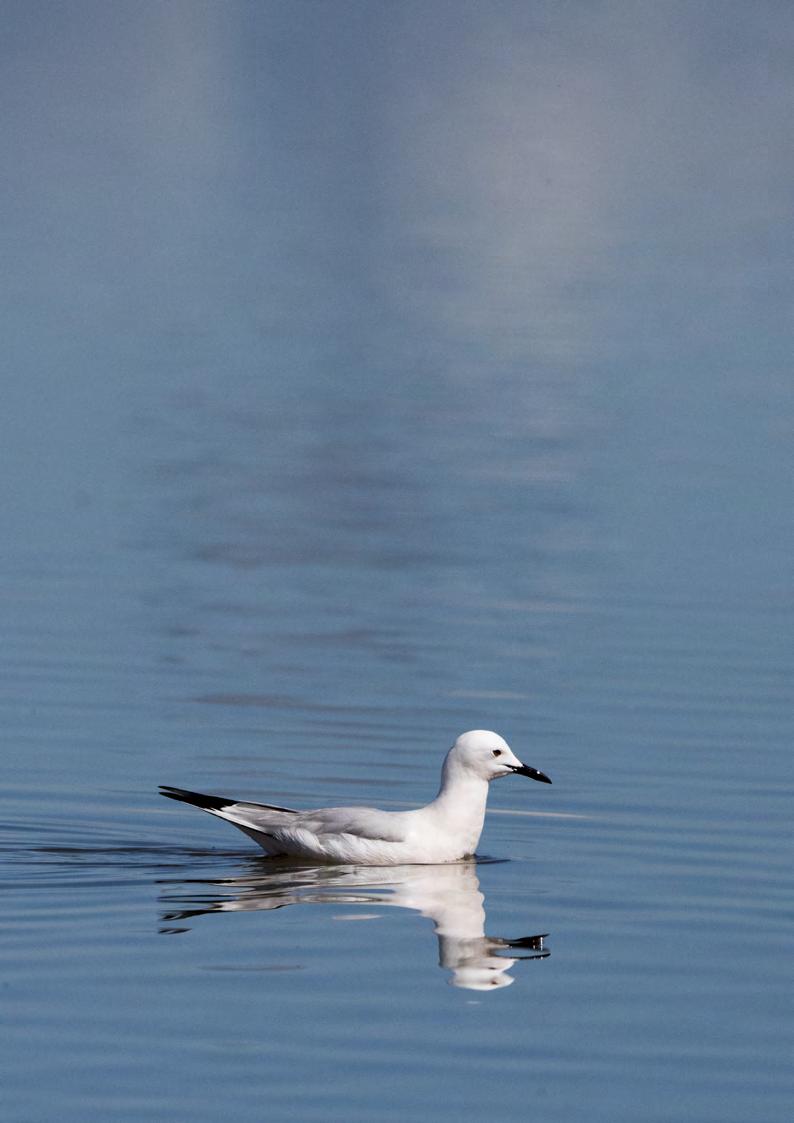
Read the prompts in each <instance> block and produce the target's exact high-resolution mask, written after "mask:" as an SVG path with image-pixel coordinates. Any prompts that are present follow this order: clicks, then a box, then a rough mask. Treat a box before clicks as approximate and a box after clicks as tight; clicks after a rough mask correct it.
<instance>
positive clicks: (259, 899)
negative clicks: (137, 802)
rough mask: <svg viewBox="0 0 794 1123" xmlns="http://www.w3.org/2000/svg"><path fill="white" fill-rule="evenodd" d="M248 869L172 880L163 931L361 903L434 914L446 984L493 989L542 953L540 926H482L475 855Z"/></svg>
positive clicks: (166, 896) (268, 863)
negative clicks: (498, 931)
mask: <svg viewBox="0 0 794 1123" xmlns="http://www.w3.org/2000/svg"><path fill="white" fill-rule="evenodd" d="M252 865H253V868H252V869H251V872H250V873H247V874H244V875H242V876H239V877H231V878H223V879H218V880H207V881H206V882H202V883H201V884H203V885H205V886H207V889H208V890H210V891H209V892H205V893H197V892H196V883H195V882H189V883H188V882H184V881H183V882H180V883H178V884H180V885H181V887H182V889H181V891H177V889H176V885H175V884H174V883H171V884H170V886H169V888H168V889H167V890H165V891H164V893H163V896H162V898H161V899H162V901H163V902H164V903H166V904H170V905H175V904H181V905H183V906H184V907H182V908H178V909H169V911H168V912H165V913H164V914H163V917H162V920H163V925H164V926H163V928H162V929H161V930H162V931H163V932H164V933H178V932H185V931H187V930H188V929H187V928H185V927H180V926H179V925H180V922H182V921H185V920H188V919H191V918H193V917H196V916H203V915H205V914H207V913H217V912H253V911H257V910H267V909H278V908H284V907H285V906H286V905H365V906H368V907H370V908H371V907H372V906H376V907H378V908H381V907H396V908H403V909H410V910H412V911H414V912H418V913H420V914H421V915H422V916H424V917H427V918H428V919H429V920H431V921H432V922H433V927H434V929H435V933H436V936H437V937H438V952H439V965H440V966H441V967H442V968H444V969H445V970H447V971H449V972H450V977H449V979H448V980H447V981H448V982H449V983H450V984H451V985H452V986H456V987H465V988H466V989H467V990H493V989H497V988H500V987H506V986H509V985H510V984H511V983H513V982H514V981H515V980H514V978H513V976H512V975H509V974H508V971H509V970H510V968H511V967H513V966H514V965H515V964H516V963H517V962H518V961H519V960H522V959H545V958H546V957H547V956H548V955H549V952H548V950H547V949H546V948H545V947H544V944H543V941H544V938H545V936H546V933H543V934H538V935H534V936H522V937H520V938H517V939H506V938H503V937H498V936H486V934H485V907H484V897H483V894H482V893H481V892H480V883H479V880H478V878H477V872H476V869H477V863H476V862H474V861H470V862H456V863H450V864H449V865H439V866H388V867H379V868H373V867H372V866H366V867H365V866H311V867H306V866H297V865H296V864H295V863H294V862H281V861H278V860H274V859H270V860H265V861H264V862H263V861H261V860H258V861H256V863H252Z"/></svg>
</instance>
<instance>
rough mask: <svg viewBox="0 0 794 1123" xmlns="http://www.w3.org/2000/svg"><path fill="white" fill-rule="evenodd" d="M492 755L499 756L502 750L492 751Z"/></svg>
mask: <svg viewBox="0 0 794 1123" xmlns="http://www.w3.org/2000/svg"><path fill="white" fill-rule="evenodd" d="M493 755H494V756H501V755H502V750H501V749H493Z"/></svg>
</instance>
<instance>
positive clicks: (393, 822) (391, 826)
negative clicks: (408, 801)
mask: <svg viewBox="0 0 794 1123" xmlns="http://www.w3.org/2000/svg"><path fill="white" fill-rule="evenodd" d="M404 815H405V812H401V811H378V810H376V809H375V808H374V807H321V808H319V809H318V810H317V811H304V812H303V813H302V814H300V815H298V817H297V819H293V820H292V821H291V822H290V823H289V825H290V826H292V825H293V824H294V825H296V826H299V827H303V828H304V829H305V830H308V831H311V832H312V833H313V834H317V835H324V834H352V835H355V836H356V837H357V838H368V839H372V840H373V841H375V842H404V841H405V839H406V838H407V827H408V824H407V822H406V821H405V818H404Z"/></svg>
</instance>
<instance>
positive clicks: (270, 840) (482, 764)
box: [160, 729, 551, 866]
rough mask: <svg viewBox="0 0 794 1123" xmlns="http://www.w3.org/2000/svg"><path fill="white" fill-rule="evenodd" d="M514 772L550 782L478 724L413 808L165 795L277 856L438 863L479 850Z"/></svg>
mask: <svg viewBox="0 0 794 1123" xmlns="http://www.w3.org/2000/svg"><path fill="white" fill-rule="evenodd" d="M511 775H518V776H528V777H529V778H530V779H532V780H540V781H541V782H542V783H544V784H550V783H551V780H550V779H549V778H548V776H546V775H544V773H542V772H539V771H538V770H537V769H536V768H531V767H530V766H529V765H526V764H522V763H521V761H520V760H519V759H518V758H517V757H516V756H514V755H513V752H512V750H511V748H510V746H509V745H508V744H507V742H506V741H505V740H504V739H503V738H502V737H500V736H499V735H498V733H491V732H490V731H489V730H486V729H473V730H471V731H470V732H468V733H463V734H461V736H460V737H458V739H457V741H456V742H455V744H454V745H453V746H452V748H451V749H450V750H449V752H448V753H447V755H446V758H445V760H444V765H443V767H442V769H441V787H440V788H439V791H438V795H437V796H436V798H435V799H434V800H433V801H432V803H428V804H427V806H426V807H418V808H416V810H414V811H381V810H378V809H377V808H374V807H321V808H318V809H316V810H313V811H295V810H293V809H292V808H289V807H275V806H272V805H270V804H267V803H248V802H246V801H242V800H235V799H224V798H223V797H222V796H214V795H202V794H201V793H199V792H190V791H186V790H185V789H184V788H172V787H167V786H165V785H163V786H162V787H161V789H160V794H161V795H164V796H167V797H168V798H169V799H177V800H181V801H182V802H183V803H192V804H194V805H195V806H196V807H201V808H202V809H203V810H204V811H209V813H210V814H211V815H217V816H218V818H219V819H226V820H227V821H228V822H230V823H232V824H233V825H234V826H235V827H238V828H239V829H240V830H241V831H244V832H245V834H247V835H249V836H250V837H251V838H252V839H253V840H254V841H255V842H257V843H258V844H259V845H260V846H261V847H262V849H263V850H265V851H266V853H268V854H271V855H277V854H287V855H290V856H292V857H296V858H305V859H309V860H311V861H315V862H332V863H341V864H343V865H351V864H352V865H361V866H394V865H416V864H418V865H431V864H432V865H434V864H436V863H441V862H458V861H460V860H461V859H463V858H468V857H470V856H471V855H472V854H474V851H475V850H476V848H477V843H478V842H479V841H480V835H481V834H482V827H483V821H484V819H485V804H486V801H487V799H488V784H489V783H490V781H491V780H497V779H499V777H500V776H511Z"/></svg>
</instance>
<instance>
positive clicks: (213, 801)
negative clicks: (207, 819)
mask: <svg viewBox="0 0 794 1123" xmlns="http://www.w3.org/2000/svg"><path fill="white" fill-rule="evenodd" d="M160 795H164V796H165V797H166V799H178V800H179V802H180V803H192V804H193V806H194V807H200V808H201V809H202V810H203V811H225V810H226V809H227V808H229V807H239V808H240V810H243V809H245V808H248V809H249V810H250V809H254V810H256V811H281V812H283V814H285V815H297V814H298V812H297V811H296V810H295V808H294V807H276V805H275V803H251V802H250V801H249V800H246V799H227V798H226V796H223V795H204V794H203V793H202V792H189V791H188V790H187V788H172V787H171V785H170V784H161V785H160Z"/></svg>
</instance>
